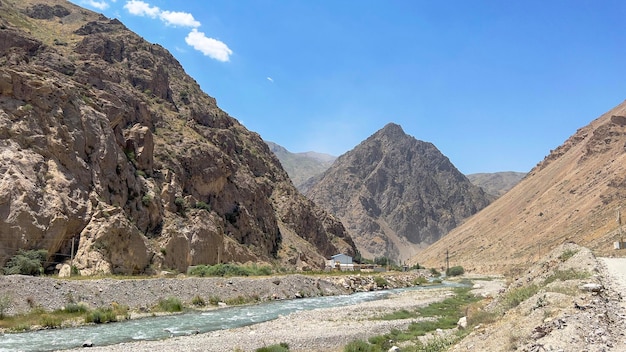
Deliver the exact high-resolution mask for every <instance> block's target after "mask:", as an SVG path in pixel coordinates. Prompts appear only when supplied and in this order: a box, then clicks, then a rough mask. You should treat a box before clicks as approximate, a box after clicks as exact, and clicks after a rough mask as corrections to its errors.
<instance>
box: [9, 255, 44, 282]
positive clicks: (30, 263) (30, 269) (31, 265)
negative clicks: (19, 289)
mask: <svg viewBox="0 0 626 352" xmlns="http://www.w3.org/2000/svg"><path fill="white" fill-rule="evenodd" d="M47 256H48V251H47V250H45V249H39V250H30V251H24V250H22V249H20V250H19V251H18V252H17V254H16V255H15V256H13V258H11V259H9V261H8V262H7V264H6V265H5V267H4V270H3V271H4V273H5V274H6V275H16V274H21V275H33V276H36V275H41V274H43V263H44V262H45V261H46V257H47Z"/></svg>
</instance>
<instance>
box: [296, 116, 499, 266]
mask: <svg viewBox="0 0 626 352" xmlns="http://www.w3.org/2000/svg"><path fill="white" fill-rule="evenodd" d="M316 181H317V182H316V183H315V184H314V185H312V186H311V187H310V188H309V189H308V190H307V191H306V195H307V197H309V198H311V199H312V200H313V201H314V202H315V203H317V204H319V205H321V206H322V207H324V208H325V209H326V210H328V211H329V212H331V213H333V214H334V215H336V216H338V217H339V218H340V219H341V221H342V222H343V223H344V225H346V228H347V229H348V231H349V232H350V234H351V236H352V238H353V239H354V242H355V244H356V245H357V248H358V249H359V251H360V252H361V254H363V255H364V256H365V257H368V258H374V257H380V256H386V257H388V258H391V259H393V260H395V261H401V260H404V259H407V258H408V257H410V256H411V255H412V253H413V254H414V253H417V252H418V251H419V250H420V249H421V248H423V246H425V245H428V244H430V243H433V242H435V241H436V240H438V239H439V238H440V237H441V236H443V235H445V234H446V233H447V232H448V231H450V230H451V229H452V228H454V227H455V226H457V225H458V224H459V223H461V222H462V221H463V220H464V219H465V218H466V217H468V216H470V215H472V214H474V213H476V212H477V211H479V210H480V209H482V208H483V207H485V206H486V205H487V204H488V203H489V201H490V197H489V196H487V195H486V194H485V193H484V192H483V190H482V189H480V188H479V187H477V186H474V185H472V184H471V183H470V182H469V180H468V179H467V178H466V177H465V176H464V175H463V174H461V172H459V171H458V170H457V169H456V168H455V167H454V165H452V163H451V162H450V160H448V158H447V157H446V156H444V155H443V154H442V153H441V152H440V151H439V150H438V149H437V148H436V147H435V146H434V145H433V144H432V143H428V142H423V141H419V140H417V139H415V138H414V137H412V136H409V135H407V134H406V133H404V131H403V130H402V127H400V126H399V125H397V124H394V123H389V124H387V125H385V127H383V128H382V129H380V130H379V131H377V132H376V133H374V134H373V135H372V136H370V137H369V138H367V139H366V140H365V141H363V142H361V143H360V144H359V145H357V146H356V147H355V148H354V149H352V150H350V151H349V152H347V153H345V154H343V155H342V156H341V157H339V158H338V159H337V160H336V161H335V162H334V163H333V165H332V166H331V167H330V168H329V169H328V170H326V172H324V174H323V175H322V176H321V177H320V179H319V180H316Z"/></svg>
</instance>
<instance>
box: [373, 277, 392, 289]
mask: <svg viewBox="0 0 626 352" xmlns="http://www.w3.org/2000/svg"><path fill="white" fill-rule="evenodd" d="M374 282H375V283H376V286H378V287H381V288H382V287H385V286H388V285H389V282H388V281H387V280H386V279H385V278H384V277H382V276H374Z"/></svg>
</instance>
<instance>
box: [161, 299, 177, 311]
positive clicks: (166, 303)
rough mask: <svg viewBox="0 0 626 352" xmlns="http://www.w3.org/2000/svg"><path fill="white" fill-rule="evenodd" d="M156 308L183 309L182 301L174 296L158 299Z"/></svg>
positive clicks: (165, 309) (167, 309) (166, 309)
mask: <svg viewBox="0 0 626 352" xmlns="http://www.w3.org/2000/svg"><path fill="white" fill-rule="evenodd" d="M158 308H159V309H160V310H162V311H164V312H181V311H182V310H183V302H181V300H180V299H178V298H176V297H168V298H166V299H161V300H159V304H158Z"/></svg>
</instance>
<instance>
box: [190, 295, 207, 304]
mask: <svg viewBox="0 0 626 352" xmlns="http://www.w3.org/2000/svg"><path fill="white" fill-rule="evenodd" d="M191 304H193V305H194V306H196V307H204V306H206V302H205V301H204V299H202V297H200V296H198V295H196V296H194V297H193V298H192V299H191Z"/></svg>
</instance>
